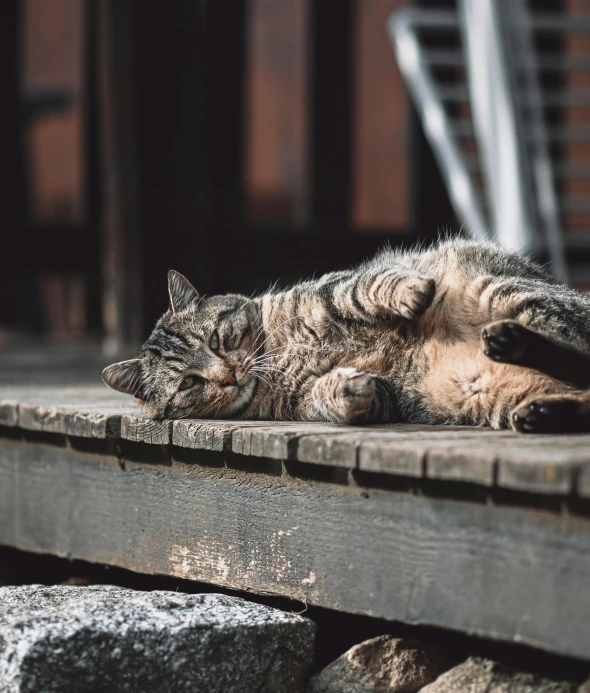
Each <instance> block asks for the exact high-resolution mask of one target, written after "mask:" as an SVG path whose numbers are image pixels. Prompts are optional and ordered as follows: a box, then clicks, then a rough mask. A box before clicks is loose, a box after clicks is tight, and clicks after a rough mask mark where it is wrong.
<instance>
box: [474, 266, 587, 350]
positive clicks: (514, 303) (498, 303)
mask: <svg viewBox="0 0 590 693" xmlns="http://www.w3.org/2000/svg"><path fill="white" fill-rule="evenodd" d="M478 283H480V284H481V290H480V291H479V299H478V303H479V306H478V312H479V315H480V318H481V319H483V321H484V322H483V325H486V324H489V323H492V322H496V321H498V320H516V321H518V322H520V323H522V324H523V325H526V326H527V327H529V328H531V329H532V330H535V331H538V332H541V333H542V334H546V335H551V336H553V337H556V338H557V339H561V340H562V341H564V342H567V343H568V344H575V345H577V346H578V347H579V348H581V349H582V350H585V349H586V348H588V349H589V350H590V300H589V298H588V297H587V296H585V295H584V294H581V293H579V292H577V291H574V290H573V289H570V288H568V287H566V286H563V285H560V284H550V283H548V282H543V281H540V280H533V279H524V278H520V277H496V278H489V277H482V278H481V279H480V280H479V282H478ZM476 290H477V289H476Z"/></svg>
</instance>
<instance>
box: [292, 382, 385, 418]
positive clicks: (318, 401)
mask: <svg viewBox="0 0 590 693" xmlns="http://www.w3.org/2000/svg"><path fill="white" fill-rule="evenodd" d="M396 410H397V408H396V401H395V396H394V393H393V388H392V385H391V384H390V383H389V382H388V381H387V380H386V379H385V378H382V377H380V376H376V375H372V374H370V373H365V372H363V371H360V370H358V369H356V368H335V369H334V370H332V371H330V372H329V373H326V374H325V375H323V376H321V377H320V378H318V379H317V380H316V381H315V382H314V384H313V386H312V387H311V389H310V390H309V391H308V392H306V393H304V395H303V398H302V400H301V402H300V404H299V412H298V413H299V415H300V416H301V418H303V419H307V420H316V421H317V420H320V421H330V422H333V423H343V424H366V423H377V422H387V421H389V422H390V421H394V420H395V417H396Z"/></svg>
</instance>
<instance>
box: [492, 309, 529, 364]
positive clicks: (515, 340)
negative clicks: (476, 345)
mask: <svg viewBox="0 0 590 693" xmlns="http://www.w3.org/2000/svg"><path fill="white" fill-rule="evenodd" d="M525 339H526V328H525V327H524V326H523V325H521V323H519V322H517V321H516V320H498V321H497V322H492V323H490V324H489V325H486V326H485V327H484V328H483V330H482V331H481V347H482V350H483V353H484V354H485V355H486V356H487V357H488V358H489V359H492V361H499V362H500V363H514V364H518V363H520V362H521V360H522V357H523V356H524V353H525V351H526V341H525Z"/></svg>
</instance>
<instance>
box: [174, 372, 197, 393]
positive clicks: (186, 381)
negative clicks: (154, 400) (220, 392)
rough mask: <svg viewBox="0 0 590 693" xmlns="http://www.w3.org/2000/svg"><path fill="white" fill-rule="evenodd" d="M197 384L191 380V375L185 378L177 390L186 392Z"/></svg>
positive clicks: (195, 380)
mask: <svg viewBox="0 0 590 693" xmlns="http://www.w3.org/2000/svg"><path fill="white" fill-rule="evenodd" d="M196 382H197V379H196V378H193V376H192V375H189V376H188V378H185V379H184V380H183V381H182V382H181V383H180V387H179V388H178V389H179V390H188V389H189V387H192V386H193V385H194V384H195V383H196Z"/></svg>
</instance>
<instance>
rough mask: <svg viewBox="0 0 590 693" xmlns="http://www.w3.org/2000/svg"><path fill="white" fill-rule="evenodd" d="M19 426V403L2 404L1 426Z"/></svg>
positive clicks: (0, 411) (0, 413)
mask: <svg viewBox="0 0 590 693" xmlns="http://www.w3.org/2000/svg"><path fill="white" fill-rule="evenodd" d="M17 425H18V402H6V401H2V402H0V426H17Z"/></svg>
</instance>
